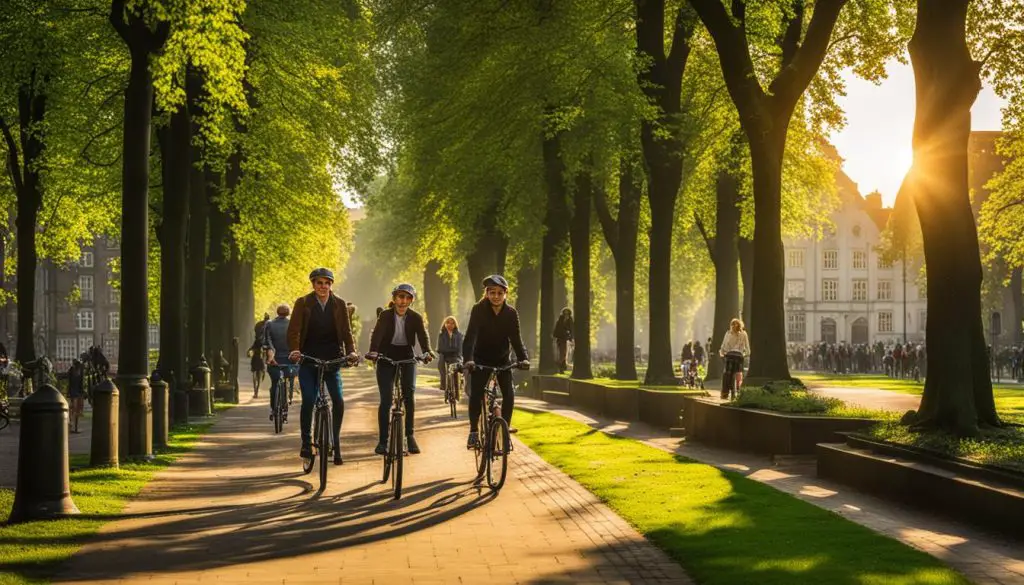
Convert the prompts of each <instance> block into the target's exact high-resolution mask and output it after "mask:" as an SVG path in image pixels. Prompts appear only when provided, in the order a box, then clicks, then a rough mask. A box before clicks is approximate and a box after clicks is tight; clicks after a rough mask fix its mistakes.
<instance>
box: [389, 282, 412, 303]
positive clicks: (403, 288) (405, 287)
mask: <svg viewBox="0 0 1024 585" xmlns="http://www.w3.org/2000/svg"><path fill="white" fill-rule="evenodd" d="M400 292H404V293H408V295H409V296H411V297H412V298H414V299H415V298H416V288H415V287H413V286H412V285H411V284H409V283H407V282H403V283H402V284H398V285H395V288H393V289H391V296H395V295H397V294H398V293H400Z"/></svg>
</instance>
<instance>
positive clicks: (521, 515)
mask: <svg viewBox="0 0 1024 585" xmlns="http://www.w3.org/2000/svg"><path fill="white" fill-rule="evenodd" d="M345 383H346V388H345V395H346V413H345V425H344V432H343V441H342V443H343V445H342V449H343V453H344V454H345V456H346V458H345V465H343V466H341V467H334V466H332V467H331V469H330V479H329V486H328V489H327V491H326V492H325V493H323V494H319V495H318V494H316V493H314V489H313V486H312V485H311V483H312V482H314V481H317V480H316V479H315V478H314V476H312V475H309V476H307V475H303V474H302V472H301V469H300V468H299V459H298V457H297V455H298V436H297V433H298V429H297V426H298V425H297V424H296V423H295V422H293V423H290V424H289V425H288V426H287V427H286V429H287V431H288V432H287V434H286V435H280V436H274V435H273V434H272V432H271V430H272V429H271V423H270V422H269V421H268V420H267V403H266V400H265V398H262V397H261V398H260V399H259V400H257V401H255V402H251V403H249V404H247V405H242V406H238V407H236V408H234V409H231V410H229V411H226V412H224V413H222V414H221V415H220V416H221V418H220V420H219V421H218V423H217V424H216V425H215V426H214V427H213V428H212V430H211V431H210V433H209V434H208V435H207V436H205V437H204V438H203V440H202V442H201V443H200V444H199V446H198V447H197V449H196V450H195V451H193V452H191V453H190V454H188V455H186V456H185V457H183V458H182V459H181V460H180V461H179V462H178V463H176V464H175V465H174V466H172V467H170V468H168V469H167V470H166V471H164V472H161V474H160V475H159V476H158V477H157V478H156V479H155V480H154V481H153V482H152V483H150V485H149V486H148V487H147V488H146V489H145V490H144V491H143V494H142V495H141V496H140V498H139V499H137V500H135V501H134V502H132V503H131V504H130V505H129V507H128V509H127V510H126V517H125V518H124V519H122V520H118V521H116V522H112V523H110V524H108V525H107V526H106V527H105V528H104V529H103V530H102V531H101V532H100V534H99V535H98V536H97V538H96V539H95V540H94V541H93V542H92V543H91V544H89V545H87V546H85V547H84V548H83V549H82V550H81V551H80V552H79V553H78V554H77V555H75V557H74V558H73V559H72V560H71V562H70V564H69V566H68V567H67V569H66V571H64V572H63V573H62V575H60V576H59V577H58V578H57V579H55V582H62V583H82V584H84V583H90V584H93V583H95V584H99V583H114V582H130V583H136V582H138V583H143V582H144V583H149V584H172V583H177V584H182V585H183V584H189V583H243V582H244V583H257V584H259V583H265V584H270V583H275V584H282V583H283V584H286V585H290V584H293V583H345V584H348V583H387V584H389V585H391V584H399V583H416V584H420V583H679V584H688V583H690V581H689V579H688V578H687V577H686V575H685V574H684V573H683V571H682V569H680V567H679V566H678V565H677V564H676V563H674V562H672V561H671V560H670V559H669V558H668V557H667V556H666V555H665V554H664V553H663V552H661V551H660V550H659V549H657V548H655V547H654V546H653V545H651V544H649V543H648V542H647V541H646V540H644V539H643V538H642V537H641V536H640V535H639V534H638V533H637V532H636V531H635V530H633V529H632V528H631V527H630V526H629V525H627V524H626V523H625V522H624V521H623V520H622V519H621V518H619V517H618V516H616V515H615V514H614V513H612V512H611V511H610V510H609V509H608V508H607V507H606V506H604V505H603V504H601V503H600V502H599V501H598V500H597V499H596V498H595V497H594V496H593V495H591V494H590V493H589V492H587V491H586V490H584V489H583V488H582V487H580V486H579V485H578V484H577V483H575V482H574V481H572V480H571V479H569V478H568V477H567V476H565V475H564V474H562V473H561V472H559V471H557V470H556V469H554V468H553V467H551V466H550V465H548V464H546V463H545V462H544V461H543V460H541V459H540V458H539V457H538V456H537V455H536V454H534V453H533V452H531V451H530V450H529V449H527V448H526V447H525V446H524V445H522V444H521V443H518V442H517V444H516V451H515V452H514V454H513V455H512V458H511V461H510V468H509V479H508V482H507V483H506V485H505V487H504V489H503V490H502V491H501V493H500V494H498V495H497V496H494V495H492V494H491V493H490V492H489V490H487V489H486V488H485V489H483V490H480V489H478V488H476V487H474V486H473V485H472V483H471V482H472V479H473V475H474V474H473V472H472V467H473V456H472V454H471V453H469V452H467V451H466V449H465V439H466V432H467V429H466V422H465V419H460V420H459V421H452V420H451V419H450V418H448V417H447V415H446V407H445V406H444V405H443V403H442V402H441V400H440V396H439V394H438V393H437V392H436V391H434V392H425V391H423V390H422V389H421V390H420V396H419V397H418V400H417V406H418V411H417V428H418V431H417V437H418V439H419V443H420V446H421V447H422V448H423V449H424V453H423V454H421V455H417V456H412V457H411V458H409V459H407V466H406V470H405V478H406V479H405V481H406V489H405V491H404V494H403V497H402V499H401V500H400V501H397V502H396V501H394V500H392V498H391V492H390V490H389V489H388V487H389V486H383V485H381V484H380V483H379V480H380V472H381V461H380V458H379V457H376V456H372V454H371V450H372V448H373V445H374V444H375V442H376V405H377V402H378V399H377V391H376V387H375V386H374V385H373V383H372V377H371V375H370V374H369V373H368V372H363V373H356V374H349V373H346V374H345ZM292 414H293V420H297V418H298V416H297V415H298V413H297V408H293V412H292Z"/></svg>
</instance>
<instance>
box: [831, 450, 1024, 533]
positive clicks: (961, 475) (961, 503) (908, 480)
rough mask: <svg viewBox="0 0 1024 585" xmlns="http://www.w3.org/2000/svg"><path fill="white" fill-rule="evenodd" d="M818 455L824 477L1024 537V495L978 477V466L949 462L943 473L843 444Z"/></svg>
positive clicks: (911, 459)
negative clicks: (1023, 519)
mask: <svg viewBox="0 0 1024 585" xmlns="http://www.w3.org/2000/svg"><path fill="white" fill-rule="evenodd" d="M858 445H860V444H859V443H858ZM817 454H818V476H819V477H822V478H827V479H830V480H833V481H838V482H840V483H843V484H846V485H849V486H852V487H854V488H856V489H858V490H861V491H865V492H870V493H873V494H876V495H878V496H881V497H883V498H886V499H889V500H895V501H898V502H904V503H907V504H910V505H912V506H915V507H918V508H924V509H926V510H929V511H932V512H936V513H939V514H942V515H945V516H948V517H952V518H956V519H959V520H962V521H965V522H968V523H970V524H975V525H978V526H983V527H985V528H990V529H994V530H998V531H1000V532H1004V533H1007V534H1011V535H1013V536H1015V537H1017V538H1021V537H1024V523H1022V522H1021V521H1020V519H1021V518H1024V491H1022V490H1021V489H1020V488H1019V487H1017V486H1013V485H1008V484H1006V483H1001V482H996V481H993V480H992V479H991V478H990V477H984V475H987V474H980V475H979V474H978V473H976V471H977V470H976V469H974V468H973V466H970V465H957V464H955V463H952V462H945V463H943V465H942V467H938V466H935V465H930V464H928V463H922V462H921V461H919V460H916V459H915V458H914V457H913V455H912V454H911V455H910V456H909V457H893V456H892V455H891V454H888V453H885V454H881V455H880V454H876V453H874V452H873V451H872V450H871V449H865V448H857V447H853V446H851V445H844V444H832V445H826V444H822V445H818V449H817ZM951 467H952V468H951Z"/></svg>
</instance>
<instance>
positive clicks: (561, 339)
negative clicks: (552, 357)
mask: <svg viewBox="0 0 1024 585" xmlns="http://www.w3.org/2000/svg"><path fill="white" fill-rule="evenodd" d="M572 329H573V321H572V309H570V308H569V307H566V308H564V309H562V314H561V315H559V316H558V321H556V322H555V330H554V331H553V332H552V333H551V336H552V337H554V338H555V344H556V345H557V346H558V373H560V374H562V373H565V370H566V369H568V367H569V362H568V358H569V343H571V342H572Z"/></svg>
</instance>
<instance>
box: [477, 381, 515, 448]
mask: <svg viewBox="0 0 1024 585" xmlns="http://www.w3.org/2000/svg"><path fill="white" fill-rule="evenodd" d="M490 378H491V372H485V371H482V370H473V373H472V374H470V379H469V390H470V394H469V430H470V432H474V433H475V432H477V431H478V428H477V427H478V426H479V425H478V423H479V421H480V413H481V411H483V407H484V389H485V387H486V386H487V381H488V380H490ZM498 387H499V388H501V418H503V419H505V421H506V422H507V423H508V424H509V425H511V424H512V409H513V408H514V407H515V387H514V386H513V385H512V371H511V370H508V371H504V372H501V373H499V374H498Z"/></svg>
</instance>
